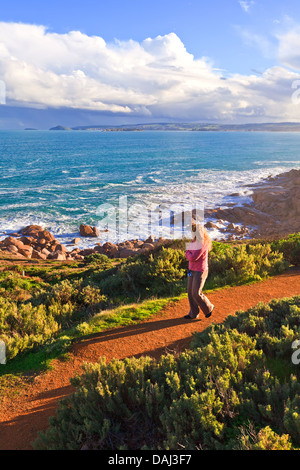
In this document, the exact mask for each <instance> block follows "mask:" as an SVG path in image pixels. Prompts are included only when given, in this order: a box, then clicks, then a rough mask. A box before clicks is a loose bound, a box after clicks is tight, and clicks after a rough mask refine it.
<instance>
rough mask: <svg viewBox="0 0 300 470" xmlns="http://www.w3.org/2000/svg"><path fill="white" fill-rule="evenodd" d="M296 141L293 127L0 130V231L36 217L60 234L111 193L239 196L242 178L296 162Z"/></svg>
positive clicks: (244, 191)
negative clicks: (267, 129)
mask: <svg viewBox="0 0 300 470" xmlns="http://www.w3.org/2000/svg"><path fill="white" fill-rule="evenodd" d="M299 148H300V134H296V133H265V132H261V133H260V132H255V133H254V132H253V133H249V132H236V133H226V132H107V133H106V132H86V131H85V132H80V131H76V132H53V131H45V132H44V131H21V132H20V131H17V132H13V131H10V132H7V131H1V132H0V235H1V233H3V232H4V231H5V232H7V233H8V232H9V231H15V230H17V229H20V228H22V227H23V226H25V225H28V224H31V223H38V224H41V225H44V226H46V227H47V228H49V229H50V230H52V231H53V232H54V233H55V234H56V235H57V236H61V237H65V238H66V239H68V237H71V236H75V235H76V234H77V233H78V227H79V225H80V224H81V223H87V224H93V225H97V224H99V221H100V218H99V216H98V215H97V209H98V208H99V206H101V204H103V203H111V204H115V203H117V201H118V198H119V196H128V198H129V202H130V204H133V203H134V202H139V203H145V204H148V203H154V204H161V203H165V204H166V205H167V204H172V203H178V202H189V201H193V200H197V201H201V202H203V204H204V206H205V207H206V208H208V207H214V206H215V205H224V206H226V204H228V203H230V202H232V200H233V199H232V198H231V197H229V195H230V194H231V193H234V192H239V193H240V198H239V201H240V203H242V202H244V201H246V200H247V197H248V196H249V188H246V187H245V185H246V184H249V183H253V182H257V181H259V180H260V179H261V178H264V177H267V176H269V175H275V174H278V173H281V172H283V171H286V170H288V169H291V168H300V153H299ZM234 202H237V200H236V198H235V199H234Z"/></svg>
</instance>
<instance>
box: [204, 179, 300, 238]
mask: <svg viewBox="0 0 300 470" xmlns="http://www.w3.org/2000/svg"><path fill="white" fill-rule="evenodd" d="M247 188H251V190H252V195H251V198H252V202H251V203H250V204H244V205H243V206H238V205H233V207H229V208H226V209H223V208H221V207H219V208H216V209H212V210H208V211H206V213H205V217H206V218H210V219H211V220H213V222H209V223H208V224H207V225H210V226H212V225H213V227H214V228H215V229H218V230H220V231H221V232H223V233H224V234H227V240H228V239H229V240H235V239H243V238H255V239H257V238H278V237H282V236H287V235H288V234H291V233H296V232H299V231H300V170H290V171H288V172H286V173H282V174H280V175H277V176H275V177H268V178H267V179H264V180H262V181H261V182H260V183H257V184H254V185H249V186H247ZM231 196H237V197H238V196H239V194H232V195H231ZM224 222H225V225H226V227H225V228H222V224H223V223H224ZM228 234H229V236H228ZM223 240H225V238H224V239H222V241H223Z"/></svg>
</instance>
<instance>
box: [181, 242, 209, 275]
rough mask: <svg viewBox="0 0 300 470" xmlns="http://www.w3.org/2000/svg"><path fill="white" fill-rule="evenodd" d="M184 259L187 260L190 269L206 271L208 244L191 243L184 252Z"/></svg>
mask: <svg viewBox="0 0 300 470" xmlns="http://www.w3.org/2000/svg"><path fill="white" fill-rule="evenodd" d="M185 257H186V259H187V260H188V261H189V269H190V271H200V272H202V273H203V272H205V271H208V246H207V245H202V246H199V244H197V243H191V244H190V246H189V249H188V250H187V251H186V253H185Z"/></svg>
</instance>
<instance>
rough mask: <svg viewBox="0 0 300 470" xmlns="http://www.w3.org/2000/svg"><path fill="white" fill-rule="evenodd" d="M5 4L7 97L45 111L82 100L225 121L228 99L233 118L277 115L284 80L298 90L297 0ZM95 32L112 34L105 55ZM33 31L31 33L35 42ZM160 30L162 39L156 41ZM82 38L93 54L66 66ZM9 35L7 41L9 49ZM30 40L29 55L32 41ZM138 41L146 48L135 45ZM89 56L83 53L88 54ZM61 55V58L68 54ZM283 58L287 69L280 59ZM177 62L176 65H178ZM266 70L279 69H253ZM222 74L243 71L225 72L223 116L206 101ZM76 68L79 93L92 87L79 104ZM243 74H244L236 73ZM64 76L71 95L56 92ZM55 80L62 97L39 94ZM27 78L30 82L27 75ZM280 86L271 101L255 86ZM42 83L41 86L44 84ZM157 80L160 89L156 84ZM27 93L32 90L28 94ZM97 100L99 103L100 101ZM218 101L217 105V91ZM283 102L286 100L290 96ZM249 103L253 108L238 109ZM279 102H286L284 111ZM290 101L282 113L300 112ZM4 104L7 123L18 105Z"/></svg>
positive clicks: (121, 109)
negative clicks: (117, 70) (196, 104)
mask: <svg viewBox="0 0 300 470" xmlns="http://www.w3.org/2000/svg"><path fill="white" fill-rule="evenodd" d="M1 4H2V7H1V8H0V23H1V25H2V36H1V27H0V80H2V81H3V82H5V84H6V88H7V102H6V106H9V107H18V109H20V107H21V108H25V109H27V108H28V109H34V110H37V109H39V108H43V114H44V115H45V114H46V113H45V109H47V107H49V108H52V109H51V112H52V114H51V115H53V109H54V108H55V109H59V108H61V109H65V111H66V110H68V109H74V114H75V111H76V112H77V113H78V110H85V111H86V112H89V113H91V112H92V113H95V112H99V113H100V114H99V117H100V115H102V116H104V120H105V118H107V116H108V114H109V116H110V118H111V117H113V116H116V117H117V116H125V115H126V117H127V119H129V117H130V119H131V117H132V119H134V118H136V117H139V119H143V120H147V119H148V120H150V119H151V120H155V119H158V118H160V119H161V118H166V119H177V120H178V119H181V120H183V119H184V120H188V118H189V117H190V119H191V120H199V119H201V120H205V119H206V118H207V120H208V121H209V120H218V119H219V120H223V121H226V120H227V117H226V109H230V117H228V120H231V121H232V120H236V121H239V120H240V121H241V120H264V119H265V120H269V121H270V120H275V117H276V110H275V102H276V93H277V90H278V103H279V102H281V100H282V99H283V98H282V96H283V90H282V87H283V86H286V87H287V89H286V96H285V98H286V100H287V99H288V98H290V95H291V92H290V90H291V84H292V82H293V81H295V80H297V78H298V73H299V68H298V58H297V57H292V55H293V54H294V53H293V52H292V48H294V47H295V46H297V45H298V42H297V40H298V36H299V37H300V2H299V1H298V0H286V1H284V2H282V1H279V0H255V1H251V0H245V1H240V0H226V1H225V0H212V1H207V0H172V1H170V0H160V1H158V0H152V1H151V2H149V1H148V0H126V1H124V0H114V1H113V2H107V1H99V0H85V1H84V2H83V1H82V0H80V1H78V0H73V1H70V0H64V1H61V0H60V1H58V0H52V1H51V2H41V1H40V0H39V1H37V0H27V1H26V2H25V1H24V0H11V1H10V2H4V1H3V0H0V6H1ZM11 24H24V25H27V26H28V28H27V29H26V30H22V31H21V28H20V31H19V30H18V29H17V28H16V27H14V28H12V27H11V26H9V25H11ZM33 25H37V26H42V27H43V28H44V29H43V31H40V32H39V33H38V32H37V31H33V30H32V31H31V30H30V28H29V26H33ZM71 31H78V32H80V33H81V35H82V36H81V38H79V37H74V36H72V35H70V32H71ZM39 37H40V39H41V47H40V50H38V49H37V47H36V44H34V42H35V43H36V42H37V41H39ZM94 37H98V38H101V39H102V40H103V41H104V43H105V44H106V48H105V51H104V50H103V54H104V55H101V57H99V55H98V53H97V51H98V49H99V41H97V40H94V39H92V38H94ZM16 38H18V40H19V47H17V46H18V41H16ZM30 38H32V45H31V43H30ZM147 38H151V40H152V42H151V44H150V45H149V44H148V43H145V40H146V39H147ZM155 38H161V39H160V40H159V41H155ZM50 39H51V41H50ZM78 41H80V43H82V44H83V43H84V44H85V47H86V46H87V45H88V47H90V46H91V49H93V51H94V52H93V53H91V56H90V62H89V63H86V64H85V66H84V67H81V66H80V63H81V60H80V57H79V56H78V57H77V59H76V61H75V60H74V63H73V64H72V67H73V69H71V65H69V66H68V67H67V66H66V67H65V68H63V66H62V65H61V66H60V67H58V66H57V63H56V56H57V53H58V54H60V52H61V53H62V51H63V49H64V50H65V53H66V57H69V56H70V54H73V53H74V50H75V48H76V44H77V43H78ZM43 42H44V45H43ZM92 42H93V43H94V44H93V45H92ZM1 44H2V50H3V51H4V52H2V55H1ZM22 44H23V45H24V44H27V50H26V51H25V48H24V50H23V49H22ZM49 44H50V45H49ZM31 47H32V54H31V56H30V55H29V54H28V51H29V50H31ZM43 47H44V54H43ZM51 47H52V49H53V51H55V50H56V49H55V48H57V52H53V53H52V52H51V51H49V48H51ZM149 47H150V49H149ZM138 48H140V49H143V50H142V51H141V50H139V51H137V49H138ZM177 51H179V52H178V54H177ZM184 51H185V52H184ZM116 53H118V54H119V55H120V58H122V59H123V58H124V63H123V65H122V72H121V75H122V73H123V75H122V77H121V75H120V77H119V80H117V79H116V76H115V75H114V73H115V68H116V64H117V63H118V61H117V60H115V54H116ZM149 54H151V56H152V59H151V60H152V61H150V59H149ZM43 55H47V56H48V59H49V60H47V61H46V62H45V60H44V59H43V57H42V56H43ZM175 55H176V58H175V59H176V60H175V59H174V56H175ZM190 55H192V56H193V63H191V61H190ZM294 55H295V54H294ZM146 56H147V57H148V59H149V62H147V59H146ZM9 57H10V59H9ZM11 57H14V59H13V60H14V62H12V61H11ZM108 57H110V59H108ZM133 57H134V58H133ZM291 57H292V58H291ZM1 58H2V63H1ZM82 58H83V59H84V60H85V57H84V54H83V57H82ZM16 60H17V61H18V63H19V66H18V67H16V63H15V62H16ZM97 60H99V65H101V74H100V72H99V70H97V73H96V71H95V61H97ZM106 60H107V61H108V62H107V66H106V67H107V68H105V65H103V63H104V62H105V63H106ZM133 60H136V61H137V62H138V63H139V70H138V74H137V76H138V77H139V78H140V81H139V82H137V79H136V76H135V74H134V73H132V76H131V77H130V76H129V72H128V71H127V69H128V70H129V69H130V70H133V69H134V62H132V61H133ZM51 61H52V62H51ZM61 61H62V63H63V59H61ZM163 61H165V63H166V64H168V67H169V68H168V72H166V70H164V72H163V73H162V71H163V65H162V64H163ZM181 61H182V65H181ZM201 61H202V62H201ZM146 62H147V64H146ZM25 63H26V70H25V68H24V64H25ZM145 64H146V65H145ZM143 67H145V68H144V69H143ZM149 67H150V68H149ZM166 67H167V65H165V68H166ZM276 67H277V68H276ZM282 67H283V69H282V70H281V71H280V70H279V68H282ZM175 69H176V74H175V75H174V74H173V72H172V71H174V70H175ZM180 69H181V70H182V71H183V73H182V75H181V78H180V80H182V84H183V88H185V86H186V85H187V81H186V79H185V78H184V77H186V76H187V75H188V76H189V82H188V85H187V86H186V90H187V89H188V92H187V93H186V94H185V95H184V96H183V97H182V99H181V101H180V103H179V100H178V90H179V89H180V88H179V82H178V80H179V78H178V73H177V72H178V71H179V70H180ZM204 69H205V71H204ZM34 70H35V72H34ZM153 70H159V71H158V73H157V76H154V75H153V76H152V75H151V80H150V79H149V75H148V77H147V74H149V71H150V73H151V74H152V73H153ZM268 70H269V71H270V70H271V71H272V76H273V77H275V75H276V77H275V78H274V80H273V81H271V80H270V74H269V75H267V76H265V77H264V80H261V81H260V82H257V81H256V79H255V77H258V78H259V77H262V75H263V74H266V71H268ZM78 71H79V72H78ZM273 72H274V73H273ZM280 72H282V73H280ZM29 73H32V77H33V78H32V79H31V85H30V86H27V87H26V90H25V91H24V90H22V85H21V83H23V84H24V83H25V81H26V80H27V79H28V80H29V78H28V76H29ZM22 74H24V80H21V78H22V77H21V75H22ZM76 74H77V75H76ZM83 74H84V76H83ZM167 74H168V75H167ZM197 74H199V83H200V82H201V83H203V87H202V88H201V89H200V88H199V83H198V84H197V86H195V88H194V89H192V91H191V88H193V84H192V82H191V81H190V77H191V76H192V81H193V83H194V84H195V83H196V80H195V77H196V76H197ZM218 74H219V78H220V75H221V76H222V80H223V82H224V83H225V80H224V79H230V80H232V77H235V78H234V80H233V81H231V82H230V83H229V81H228V82H227V83H228V88H227V89H226V88H225V85H224V86H223V88H222V96H221V98H222V99H224V97H225V95H226V96H227V101H226V104H225V102H224V109H223V110H222V112H221V113H220V116H219V117H218V113H217V112H214V113H209V112H208V111H207V110H208V109H209V105H210V102H209V99H210V100H218V99H220V97H219V95H218V96H216V95H217V93H216V92H217V90H219V89H220V84H219V82H218V83H217V81H216V84H215V88H214V89H212V87H211V86H209V83H212V81H213V79H214V78H217V75H218ZM37 75H39V77H40V78H39V83H37V78H36V77H37ZM96 75H97V76H96ZM74 76H76V77H79V79H80V80H81V85H80V91H78V93H79V92H80V93H81V94H82V93H84V92H85V90H87V91H88V93H87V98H86V100H83V99H81V100H78V104H76V97H75V91H72V93H73V94H72V98H71V96H69V95H70V90H71V88H72V87H71V85H70V80H71V78H72V79H74ZM237 76H240V78H239V79H238V80H237ZM110 77H111V79H110ZM249 77H251V79H249ZM67 78H69V80H67ZM146 78H147V83H146ZM88 80H89V81H88ZM59 81H60V85H59V86H60V90H61V88H62V87H64V89H67V88H68V92H67V93H66V94H67V95H68V96H58V95H60V92H59V93H57V90H58V82H59ZM83 81H84V83H85V85H86V87H85V88H84V86H83ZM150 81H152V83H153V82H154V81H155V87H151V86H150ZM175 82H178V83H177V85H176V86H177V88H176V90H175V88H174V102H175V101H176V103H177V104H176V105H175V106H174V108H172V106H171V104H172V96H171V95H170V93H169V94H167V92H166V89H167V87H168V86H169V85H167V83H171V86H172V85H173V83H175ZM248 82H249V83H248ZM283 82H284V83H285V85H283ZM51 83H52V84H53V97H54V96H56V95H57V96H56V99H53V100H52V99H51V98H50V97H49V99H48V100H43V99H39V97H40V96H41V95H42V89H44V90H45V89H49V86H51ZM54 84H56V85H55V86H54ZM108 85H111V87H110V88H109V89H108ZM23 86H24V88H25V85H23ZM97 86H98V87H99V90H100V89H101V93H100V95H101V97H100V98H99V100H97V99H96V96H95V95H93V96H92V92H91V90H92V88H93V90H95V89H96V87H97ZM273 86H274V88H273V89H272V93H271V94H270V96H269V95H268V97H267V99H265V100H264V102H263V103H261V102H262V101H263V100H262V99H259V98H257V95H255V97H253V94H254V87H255V91H256V92H257V93H261V89H262V88H263V87H264V98H266V90H267V89H268V87H269V88H270V87H273ZM34 87H35V91H36V93H35V92H34ZM247 87H248V88H247ZM276 87H278V88H276ZM29 88H32V93H29V91H28V90H29ZM112 88H113V89H112ZM162 88H164V90H165V92H164V93H161V90H162ZM288 88H289V89H288ZM39 89H40V94H39V96H38V92H37V90H39ZM121 89H122V90H123V92H124V96H125V91H126V92H127V94H128V95H132V96H133V95H134V97H133V99H132V100H131V101H130V100H129V101H128V103H127V104H126V102H125V101H124V100H125V98H123V95H122V96H121V92H120V90H121ZM72 90H73V88H72ZM157 90H159V93H156V92H157ZM249 90H250V91H249ZM248 91H249V93H248ZM22 93H24V99H23V98H22ZM208 93H209V94H210V97H208ZM238 93H241V95H240V97H239V100H237V99H236V97H237V94H238ZM104 95H105V96H106V97H107V96H108V95H109V96H110V98H109V99H108V98H105V99H104V98H103V96H104ZM141 95H143V97H142V96H141ZM192 96H198V97H199V109H200V108H201V109H203V112H201V113H200V112H199V113H198V115H197V113H196V111H195V108H193V106H191V111H190V115H189V103H192V101H193V100H192ZM230 97H233V98H234V100H233V99H232V100H231V98H230ZM270 99H272V100H273V101H274V106H273V105H271V103H270ZM162 100H165V103H166V104H165V106H164V107H159V106H158V102H159V101H160V102H162ZM251 100H252V102H251ZM71 101H72V103H75V104H74V106H70V104H69V103H70V102H71ZM237 101H239V103H240V104H239V103H238V102H237ZM253 101H255V103H253ZM85 102H86V103H87V104H85ZM96 102H97V103H98V104H99V103H100V104H99V106H98V108H97V106H96ZM103 103H104V104H103ZM211 103H212V108H214V107H215V106H216V101H213V102H211ZM108 104H110V106H108ZM285 106H287V101H286V102H285ZM171 108H172V109H171ZM250 108H252V109H250ZM241 109H244V110H246V112H243V111H240V110H241ZM280 109H281V108H280V106H279V105H278V113H279V112H280ZM291 109H292V111H293V112H292V113H291V111H290V110H286V109H285V113H284V114H282V119H281V120H285V119H287V118H288V117H289V118H290V120H297V118H298V114H297V113H296V112H295V108H291ZM234 110H235V112H234ZM0 111H2V121H1V112H0V126H1V122H2V124H3V121H4V120H5V119H6V117H7V115H8V114H10V115H11V114H12V112H11V111H10V113H8V111H7V110H4V109H3V107H2V109H0ZM107 113H108V114H107ZM19 114H20V111H19ZM23 114H24V113H23ZM130 114H131V116H130ZM81 115H82V114H81ZM228 116H229V115H228ZM279 117H281V116H278V118H279ZM93 119H94V115H93ZM279 120H280V119H279ZM299 120H300V115H299ZM21 125H23V122H22V123H21Z"/></svg>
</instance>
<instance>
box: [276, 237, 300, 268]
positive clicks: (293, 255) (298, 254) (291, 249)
mask: <svg viewBox="0 0 300 470" xmlns="http://www.w3.org/2000/svg"><path fill="white" fill-rule="evenodd" d="M271 248H272V250H278V251H280V252H281V253H283V255H284V258H285V259H286V260H287V261H288V262H289V263H291V264H293V265H295V266H299V265H300V233H295V234H292V235H289V237H288V238H287V239H284V240H277V241H274V242H272V244H271Z"/></svg>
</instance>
